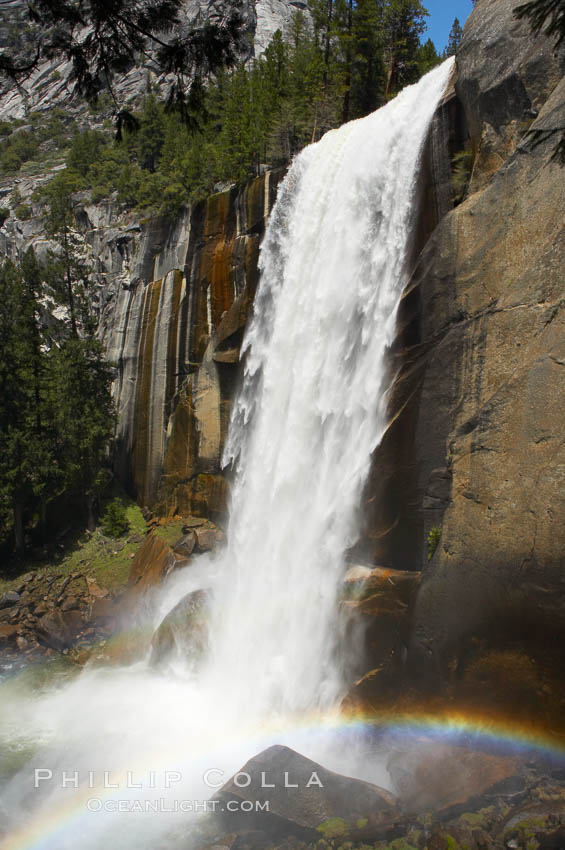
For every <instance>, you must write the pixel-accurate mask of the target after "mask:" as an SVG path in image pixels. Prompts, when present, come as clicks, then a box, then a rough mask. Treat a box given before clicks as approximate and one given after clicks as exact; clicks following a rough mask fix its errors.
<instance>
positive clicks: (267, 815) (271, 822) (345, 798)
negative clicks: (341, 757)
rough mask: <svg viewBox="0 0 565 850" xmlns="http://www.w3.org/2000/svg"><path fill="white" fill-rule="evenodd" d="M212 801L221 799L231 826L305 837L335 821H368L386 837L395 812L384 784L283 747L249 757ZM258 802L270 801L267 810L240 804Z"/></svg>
mask: <svg viewBox="0 0 565 850" xmlns="http://www.w3.org/2000/svg"><path fill="white" fill-rule="evenodd" d="M213 799H215V800H218V801H219V802H220V806H219V808H220V810H222V811H224V812H225V813H226V814H225V815H224V816H223V817H224V819H225V823H226V826H229V828H230V829H245V830H254V829H259V830H261V831H263V832H265V833H268V834H278V835H288V834H291V835H292V834H294V835H299V836H303V837H305V838H308V837H310V838H311V837H312V836H315V835H316V834H317V833H316V831H317V830H318V828H319V827H322V832H318V835H320V834H323V825H324V824H325V823H326V822H328V821H330V820H332V819H333V820H334V821H337V820H342V821H343V822H344V828H345V826H347V828H348V829H350V828H353V830H355V829H356V827H357V823H358V821H359V819H364V822H363V823H362V828H364V829H366V830H367V831H369V830H371V834H372V835H373V836H377V835H379V834H380V835H386V833H387V829H389V828H390V826H391V824H392V823H393V822H394V818H395V815H396V814H397V813H396V810H395V798H394V796H393V795H392V794H390V793H389V792H388V791H385V790H384V789H383V788H378V787H377V786H376V785H371V784H369V783H368V782H362V781H360V780H358V779H351V778H349V777H347V776H341V775H340V774H337V773H333V772H332V771H330V770H327V769H326V768H324V767H322V765H320V764H317V763H316V762H314V761H311V760H310V759H308V758H306V757H305V756H302V755H300V754H299V753H297V752H295V751H294V750H291V749H289V748H288V747H283V746H274V747H269V749H267V750H264V752H262V753H259V754H258V755H257V756H255V757H254V758H252V759H250V761H248V762H247V764H245V765H244V766H243V767H242V768H241V771H239V773H237V774H236V775H235V776H234V777H232V779H230V780H229V782H227V783H226V784H225V785H224V786H223V787H222V788H221V789H220V791H219V792H218V793H217V794H216V795H215V797H214V798H213ZM232 801H233V802H232ZM256 801H259V802H261V803H264V802H268V804H269V805H268V809H266V810H263V811H257V810H256V807H255V805H253V811H252V810H251V807H250V808H249V809H247V810H246V807H245V804H244V805H242V803H247V804H249V803H251V802H252V803H253V804H255V802H256ZM230 807H231V813H229V812H230ZM357 828H358V827H357Z"/></svg>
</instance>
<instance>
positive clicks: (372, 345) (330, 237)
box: [213, 62, 452, 716]
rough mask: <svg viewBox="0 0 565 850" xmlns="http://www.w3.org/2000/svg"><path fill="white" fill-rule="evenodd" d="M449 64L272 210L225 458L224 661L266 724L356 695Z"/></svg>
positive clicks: (348, 139)
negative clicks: (374, 516)
mask: <svg viewBox="0 0 565 850" xmlns="http://www.w3.org/2000/svg"><path fill="white" fill-rule="evenodd" d="M451 67H452V63H451V62H446V63H445V64H444V65H443V66H441V67H440V68H438V69H436V70H435V71H433V72H432V73H431V74H429V75H428V76H427V77H425V78H424V79H423V80H422V81H421V82H420V83H419V84H418V85H417V86H413V87H410V88H408V89H405V90H404V91H403V92H402V93H401V94H400V95H399V97H397V98H396V100H394V101H393V102H392V103H390V104H388V106H386V107H385V108H384V109H381V110H379V111H378V112H375V113H374V114H372V115H370V116H368V117H367V118H363V119H361V120H358V121H352V122H351V123H349V124H347V125H345V126H344V127H341V128H340V129H338V130H334V131H332V132H330V133H327V134H326V135H325V136H324V137H323V138H322V140H321V141H320V142H319V143H318V144H315V145H311V146H310V147H308V148H306V149H305V150H304V151H303V152H302V153H301V154H300V155H299V156H298V157H297V158H296V159H295V161H294V163H293V165H292V167H291V168H290V171H289V172H288V175H287V176H286V179H285V180H284V182H283V184H282V186H281V188H280V189H279V195H278V199H277V202H276V204H275V207H274V209H273V212H272V214H271V219H270V223H269V225H268V228H267V233H266V236H265V240H264V244H263V247H262V251H261V260H260V266H261V272H262V274H261V282H260V287H259V291H258V293H257V298H256V305H255V312H254V316H253V320H252V322H251V325H250V328H249V331H248V333H247V336H246V339H245V341H244V346H243V351H244V354H245V356H246V368H245V379H244V385H243V389H242V391H241V393H240V395H239V399H238V401H237V404H236V407H235V412H234V415H233V418H232V423H231V429H230V436H229V440H228V445H227V448H226V460H227V461H230V460H231V461H237V463H238V472H237V475H236V479H235V485H234V487H233V496H232V505H231V519H230V526H229V535H228V538H229V541H230V544H229V550H228V553H227V555H226V559H227V561H228V568H229V576H228V579H227V581H226V582H225V583H224V584H223V585H222V586H221V587H220V591H219V595H220V601H219V608H218V611H217V614H218V623H217V625H216V628H215V630H214V631H215V634H216V636H217V639H216V642H215V646H214V650H215V655H214V659H213V667H214V669H215V670H216V671H218V672H219V674H220V677H221V679H222V681H224V682H225V683H228V684H229V687H230V691H231V692H232V693H233V694H234V695H236V698H237V696H238V695H241V697H242V698H243V699H244V700H246V699H247V696H246V695H248V694H249V693H250V689H251V688H253V695H254V696H253V703H254V709H255V711H257V713H258V716H261V714H262V713H263V712H265V711H270V712H272V711H280V712H282V713H285V712H288V711H308V710H324V709H327V708H328V707H329V706H331V705H334V704H335V702H336V700H337V699H338V698H339V696H340V692H341V689H342V688H343V686H344V681H343V678H342V675H341V665H340V663H339V660H340V658H342V656H343V647H342V646H340V639H341V633H340V627H339V625H340V623H339V618H338V617H337V614H336V594H337V589H338V586H339V580H340V577H341V576H342V574H343V561H344V553H345V551H346V550H347V548H348V547H350V546H351V545H352V544H353V543H354V542H355V540H356V536H357V533H358V508H359V501H360V497H361V491H362V488H363V485H364V484H365V481H366V477H367V474H368V470H369V465H370V459H371V454H372V452H373V451H374V449H375V447H376V446H377V445H378V443H379V442H380V440H381V437H382V435H383V431H384V429H385V427H386V412H387V411H386V407H387V386H388V383H389V382H390V379H391V376H390V375H389V374H388V373H387V358H386V352H387V349H388V348H389V346H390V345H391V343H392V342H393V340H394V334H395V319H396V312H397V307H398V302H399V299H400V297H401V294H402V291H403V288H404V286H405V284H406V282H407V279H408V274H409V269H408V266H407V263H408V260H409V255H410V248H411V245H410V236H411V233H412V227H413V222H414V213H415V206H416V204H415V200H416V189H417V186H416V184H417V179H418V174H419V165H420V156H421V152H422V148H423V145H424V142H425V140H426V138H427V133H428V129H429V126H430V122H431V120H432V118H433V115H434V112H435V109H436V105H437V103H438V100H439V98H440V97H441V95H442V94H443V92H444V90H445V86H446V83H447V79H448V77H449V73H450V70H451ZM242 683H243V688H242ZM245 710H246V713H248V712H249V707H246V709H245Z"/></svg>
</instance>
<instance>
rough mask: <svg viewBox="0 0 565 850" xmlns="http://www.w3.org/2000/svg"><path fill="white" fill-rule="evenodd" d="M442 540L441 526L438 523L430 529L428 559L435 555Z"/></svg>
mask: <svg viewBox="0 0 565 850" xmlns="http://www.w3.org/2000/svg"><path fill="white" fill-rule="evenodd" d="M440 540H441V528H440V527H439V526H437V525H436V526H434V527H433V528H431V529H430V530H429V531H428V561H431V560H432V558H433V557H434V555H435V553H436V549H437V547H438V546H439V541H440Z"/></svg>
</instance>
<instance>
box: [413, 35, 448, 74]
mask: <svg viewBox="0 0 565 850" xmlns="http://www.w3.org/2000/svg"><path fill="white" fill-rule="evenodd" d="M417 62H418V71H419V73H420V75H422V76H423V75H424V74H427V73H428V71H431V70H432V68H435V67H436V65H439V63H440V62H443V58H442V57H441V56H440V55H439V53H438V52H437V50H436V47H435V44H434V43H433V41H432V40H431V38H428V40H427V41H426V42H425V44H422V45H421V46H420V49H419V50H418V59H417Z"/></svg>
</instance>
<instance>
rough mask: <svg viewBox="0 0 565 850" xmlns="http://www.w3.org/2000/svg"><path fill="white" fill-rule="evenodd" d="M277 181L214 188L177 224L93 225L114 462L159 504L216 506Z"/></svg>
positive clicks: (207, 509)
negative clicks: (102, 280) (103, 284)
mask: <svg viewBox="0 0 565 850" xmlns="http://www.w3.org/2000/svg"><path fill="white" fill-rule="evenodd" d="M277 181H278V176H277V175H275V174H273V173H267V174H266V175H265V176H264V177H261V178H258V179H257V180H255V181H252V182H251V183H249V184H247V186H245V187H244V188H243V189H241V190H236V189H232V190H229V191H227V192H224V193H222V194H218V195H214V196H212V197H210V198H208V199H207V201H205V202H203V203H201V204H198V205H196V206H195V207H193V208H192V209H190V210H187V211H186V213H185V214H184V215H183V216H182V217H181V218H180V219H179V220H177V221H176V222H175V223H174V224H171V223H167V222H166V221H162V220H158V219H156V220H151V221H149V222H147V223H145V224H140V225H135V226H132V227H131V228H130V229H129V230H127V229H126V230H123V229H122V230H120V231H118V232H114V234H113V236H112V238H111V239H109V238H108V235H107V233H106V234H105V233H104V231H102V230H101V229H100V228H97V229H96V230H94V231H93V253H94V254H96V255H97V256H98V257H99V258H100V259H99V264H101V265H103V268H105V269H108V274H111V275H112V277H113V281H114V282H113V285H112V286H111V287H109V289H108V290H107V292H106V294H105V298H106V300H105V303H104V305H103V306H102V308H101V312H102V316H101V323H100V333H101V335H102V338H103V340H104V343H105V345H106V349H107V352H108V358H109V359H110V360H111V361H112V362H114V363H116V364H117V366H118V378H117V380H116V383H115V390H114V396H115V401H116V406H117V409H118V417H119V426H118V444H119V448H118V457H117V465H118V472H119V475H120V478H121V479H122V480H123V481H125V482H129V484H130V486H131V489H132V490H133V492H134V493H135V495H136V496H137V498H138V500H139V501H140V502H142V503H143V504H146V505H149V506H150V507H157V508H158V509H159V510H160V511H161V512H163V513H171V514H174V513H175V511H176V510H178V511H180V512H181V513H184V514H190V513H196V514H203V515H206V516H209V515H210V514H214V513H221V512H222V511H223V510H224V507H225V499H226V487H225V482H224V479H223V477H222V476H221V474H220V458H221V453H222V448H223V443H224V440H225V437H226V432H227V426H228V421H229V413H230V407H231V400H232V398H233V394H234V391H235V384H236V381H237V377H238V374H239V373H238V365H237V364H238V360H239V346H240V344H241V338H242V334H243V328H244V325H245V322H246V319H247V315H248V312H249V308H250V305H251V303H252V299H253V294H254V291H255V287H256V284H257V258H258V249H259V241H260V238H261V235H262V233H263V231H264V227H265V221H266V217H267V215H268V213H269V210H270V208H271V206H272V204H273V201H274V197H275V192H276V185H277ZM88 212H89V211H88V210H87V211H86V213H87V214H88ZM98 242H100V244H98Z"/></svg>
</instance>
